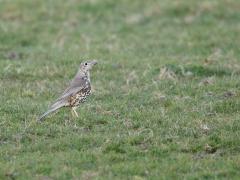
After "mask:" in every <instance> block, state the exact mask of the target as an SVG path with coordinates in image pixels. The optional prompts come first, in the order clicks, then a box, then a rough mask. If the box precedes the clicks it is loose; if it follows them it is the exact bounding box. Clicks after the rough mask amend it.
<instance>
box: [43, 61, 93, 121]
mask: <svg viewBox="0 0 240 180" xmlns="http://www.w3.org/2000/svg"><path fill="white" fill-rule="evenodd" d="M95 64H97V61H95V60H94V61H89V62H83V63H81V64H80V68H79V70H78V72H77V74H76V75H75V77H74V79H73V80H72V82H71V83H70V86H69V87H68V88H67V89H66V90H65V91H64V92H63V94H62V96H60V97H59V98H58V99H57V100H56V102H55V103H53V105H51V106H50V108H49V110H48V111H47V112H45V113H44V114H43V115H42V116H41V117H40V118H39V119H38V120H39V121H41V120H43V119H44V118H45V117H46V116H47V115H48V114H49V113H52V112H54V111H56V110H58V109H59V108H62V107H70V108H72V114H73V115H74V114H75V115H76V116H77V117H78V114H77V112H76V108H77V107H78V106H79V105H80V103H83V102H85V101H86V98H87V97H88V96H89V95H90V94H91V82H90V73H89V71H90V70H91V69H92V67H93V66H94V65H95Z"/></svg>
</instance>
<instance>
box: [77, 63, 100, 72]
mask: <svg viewBox="0 0 240 180" xmlns="http://www.w3.org/2000/svg"><path fill="white" fill-rule="evenodd" d="M95 64H97V61H96V60H92V61H86V62H82V63H81V64H80V70H81V71H82V72H84V73H87V72H88V71H89V70H91V69H92V67H93V66H94V65H95Z"/></svg>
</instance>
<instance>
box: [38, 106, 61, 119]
mask: <svg viewBox="0 0 240 180" xmlns="http://www.w3.org/2000/svg"><path fill="white" fill-rule="evenodd" d="M64 106H65V103H61V102H57V103H55V104H53V105H52V106H51V109H49V110H48V111H47V112H45V113H44V114H43V115H42V116H40V117H39V118H38V121H42V120H43V119H44V118H45V117H46V116H47V115H48V114H50V113H52V112H54V111H56V110H58V109H60V108H61V107H64Z"/></svg>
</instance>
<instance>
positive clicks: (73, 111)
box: [72, 107, 78, 117]
mask: <svg viewBox="0 0 240 180" xmlns="http://www.w3.org/2000/svg"><path fill="white" fill-rule="evenodd" d="M72 113H74V114H75V116H77V117H78V113H77V111H76V107H72Z"/></svg>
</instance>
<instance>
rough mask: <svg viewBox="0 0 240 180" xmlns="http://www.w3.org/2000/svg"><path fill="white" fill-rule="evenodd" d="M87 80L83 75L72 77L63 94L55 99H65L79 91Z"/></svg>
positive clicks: (85, 84) (86, 83)
mask: <svg viewBox="0 0 240 180" xmlns="http://www.w3.org/2000/svg"><path fill="white" fill-rule="evenodd" d="M88 83H89V82H88V80H87V78H85V77H79V78H75V79H73V81H72V82H71V84H70V86H69V87H68V88H67V89H66V90H65V91H64V92H63V94H62V95H61V96H60V97H59V98H58V99H57V101H59V100H62V99H65V98H67V97H69V96H71V95H73V94H76V93H77V92H79V91H81V90H82V89H84V88H85V87H86V86H87V85H88Z"/></svg>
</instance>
